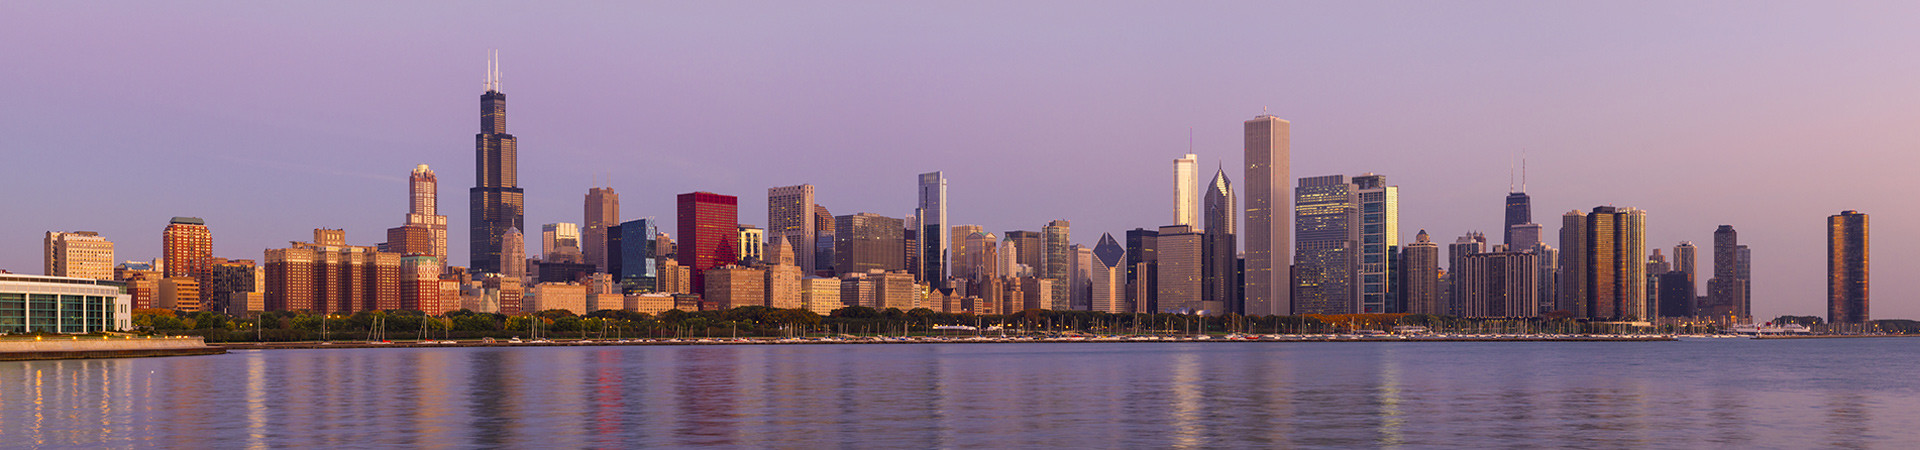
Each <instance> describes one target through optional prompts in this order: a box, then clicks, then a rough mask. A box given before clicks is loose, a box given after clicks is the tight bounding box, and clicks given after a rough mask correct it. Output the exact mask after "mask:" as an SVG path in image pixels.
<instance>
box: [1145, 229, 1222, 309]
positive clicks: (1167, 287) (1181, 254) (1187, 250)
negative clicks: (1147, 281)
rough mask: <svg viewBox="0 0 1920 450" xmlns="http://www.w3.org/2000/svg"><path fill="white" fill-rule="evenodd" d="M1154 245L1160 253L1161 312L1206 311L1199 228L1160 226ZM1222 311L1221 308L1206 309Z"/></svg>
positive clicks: (1202, 250)
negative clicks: (1203, 298)
mask: <svg viewBox="0 0 1920 450" xmlns="http://www.w3.org/2000/svg"><path fill="white" fill-rule="evenodd" d="M1154 245H1155V246H1156V247H1157V248H1156V250H1157V251H1158V252H1159V256H1158V258H1159V261H1160V264H1159V265H1160V268H1159V273H1158V274H1156V275H1157V276H1158V277H1159V285H1160V295H1159V297H1160V311H1157V312H1173V313H1191V314H1199V313H1201V312H1202V311H1205V310H1206V306H1205V305H1204V304H1203V302H1202V301H1201V296H1202V292H1201V291H1202V290H1203V289H1202V286H1203V283H1202V278H1201V271H1200V269H1201V265H1202V253H1203V252H1204V249H1203V247H1202V246H1201V234H1200V230H1196V229H1194V228H1193V227H1191V226H1187V225H1167V226H1163V227H1160V234H1159V235H1157V236H1155V238H1154ZM1205 312H1206V313H1208V314H1219V313H1220V311H1205Z"/></svg>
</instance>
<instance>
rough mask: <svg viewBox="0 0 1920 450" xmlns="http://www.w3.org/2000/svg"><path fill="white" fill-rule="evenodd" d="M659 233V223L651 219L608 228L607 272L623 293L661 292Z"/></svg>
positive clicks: (635, 220)
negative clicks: (658, 256)
mask: <svg viewBox="0 0 1920 450" xmlns="http://www.w3.org/2000/svg"><path fill="white" fill-rule="evenodd" d="M658 233H659V224H658V223H657V222H656V221H654V220H653V219H652V218H646V219H634V220H629V221H626V222H623V223H621V224H619V225H614V226H611V227H607V249H606V255H607V267H606V270H607V271H608V273H611V274H613V279H614V280H615V281H616V282H618V283H620V291H621V292H622V293H626V294H639V293H647V292H660V289H659V284H658V283H659V279H660V272H659V265H660V263H659V261H658V260H657V259H655V256H656V255H659V250H658V247H657V245H658V243H659V241H658V240H657V239H656V237H655V236H656V235H657V234H658Z"/></svg>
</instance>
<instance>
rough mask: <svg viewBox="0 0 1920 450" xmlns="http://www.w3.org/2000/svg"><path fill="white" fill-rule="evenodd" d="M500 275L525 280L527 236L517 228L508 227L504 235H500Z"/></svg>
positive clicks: (527, 276) (526, 276) (527, 274)
mask: <svg viewBox="0 0 1920 450" xmlns="http://www.w3.org/2000/svg"><path fill="white" fill-rule="evenodd" d="M498 270H499V272H498V273H500V274H502V275H506V276H509V277H513V278H516V279H520V280H523V281H524V280H526V279H527V278H529V276H530V275H532V274H529V273H527V236H526V235H525V234H521V233H520V229H519V228H512V227H508V228H507V232H506V234H502V235H500V267H499V269H498Z"/></svg>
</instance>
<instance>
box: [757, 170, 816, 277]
mask: <svg viewBox="0 0 1920 450" xmlns="http://www.w3.org/2000/svg"><path fill="white" fill-rule="evenodd" d="M813 225H814V223H813V185H811V184H802V185H797V186H782V187H776V188H768V189H767V237H768V238H773V239H784V240H786V241H787V243H789V244H792V245H793V248H794V252H795V253H794V255H795V258H794V261H795V262H796V263H798V264H799V266H800V271H801V273H805V274H809V275H811V274H813V271H814V264H813V263H814V257H813V254H814V239H815V238H816V237H817V236H818V234H817V233H816V231H815V229H814V227H813Z"/></svg>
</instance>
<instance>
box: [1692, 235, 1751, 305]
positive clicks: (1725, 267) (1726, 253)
mask: <svg viewBox="0 0 1920 450" xmlns="http://www.w3.org/2000/svg"><path fill="white" fill-rule="evenodd" d="M1746 297H1747V294H1746V283H1745V282H1743V281H1741V280H1740V235H1739V233H1738V232H1736V231H1734V229H1733V226H1732V225H1721V226H1720V228H1718V229H1715V230H1714V231H1713V278H1708V279H1707V304H1705V305H1701V313H1700V315H1701V316H1705V317H1711V318H1716V319H1729V320H1732V321H1733V322H1734V323H1746V322H1750V321H1751V320H1752V316H1751V314H1750V313H1749V312H1748V311H1747V310H1746V305H1745V303H1746Z"/></svg>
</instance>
